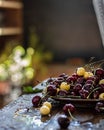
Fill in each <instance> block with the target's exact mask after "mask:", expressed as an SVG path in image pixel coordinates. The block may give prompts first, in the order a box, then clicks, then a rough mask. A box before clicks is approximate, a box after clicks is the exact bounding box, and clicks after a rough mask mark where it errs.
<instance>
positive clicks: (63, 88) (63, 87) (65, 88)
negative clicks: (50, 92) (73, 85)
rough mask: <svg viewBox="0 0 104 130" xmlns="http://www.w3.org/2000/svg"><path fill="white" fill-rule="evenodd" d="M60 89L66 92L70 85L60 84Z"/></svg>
mask: <svg viewBox="0 0 104 130" xmlns="http://www.w3.org/2000/svg"><path fill="white" fill-rule="evenodd" d="M60 89H62V90H66V91H68V90H69V89H70V84H67V83H66V82H62V83H61V85H60Z"/></svg>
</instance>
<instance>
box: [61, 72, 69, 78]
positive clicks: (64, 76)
mask: <svg viewBox="0 0 104 130" xmlns="http://www.w3.org/2000/svg"><path fill="white" fill-rule="evenodd" d="M59 77H63V78H64V79H66V78H67V77H68V75H67V74H65V73H62V74H60V75H59Z"/></svg>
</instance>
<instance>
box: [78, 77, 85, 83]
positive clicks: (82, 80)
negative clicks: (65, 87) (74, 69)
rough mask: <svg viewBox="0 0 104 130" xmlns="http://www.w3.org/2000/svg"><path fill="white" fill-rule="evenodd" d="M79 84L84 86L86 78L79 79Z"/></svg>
mask: <svg viewBox="0 0 104 130" xmlns="http://www.w3.org/2000/svg"><path fill="white" fill-rule="evenodd" d="M77 83H80V84H84V83H85V79H84V77H80V78H78V79H77Z"/></svg>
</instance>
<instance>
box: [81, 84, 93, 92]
mask: <svg viewBox="0 0 104 130" xmlns="http://www.w3.org/2000/svg"><path fill="white" fill-rule="evenodd" d="M93 88H94V87H93V85H91V84H85V85H84V86H83V89H85V90H87V91H88V92H90V91H91V90H92V89H93Z"/></svg>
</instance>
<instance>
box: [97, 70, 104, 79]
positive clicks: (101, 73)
mask: <svg viewBox="0 0 104 130" xmlns="http://www.w3.org/2000/svg"><path fill="white" fill-rule="evenodd" d="M95 75H97V76H98V77H100V78H102V77H104V70H103V69H102V68H97V69H96V70H95Z"/></svg>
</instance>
